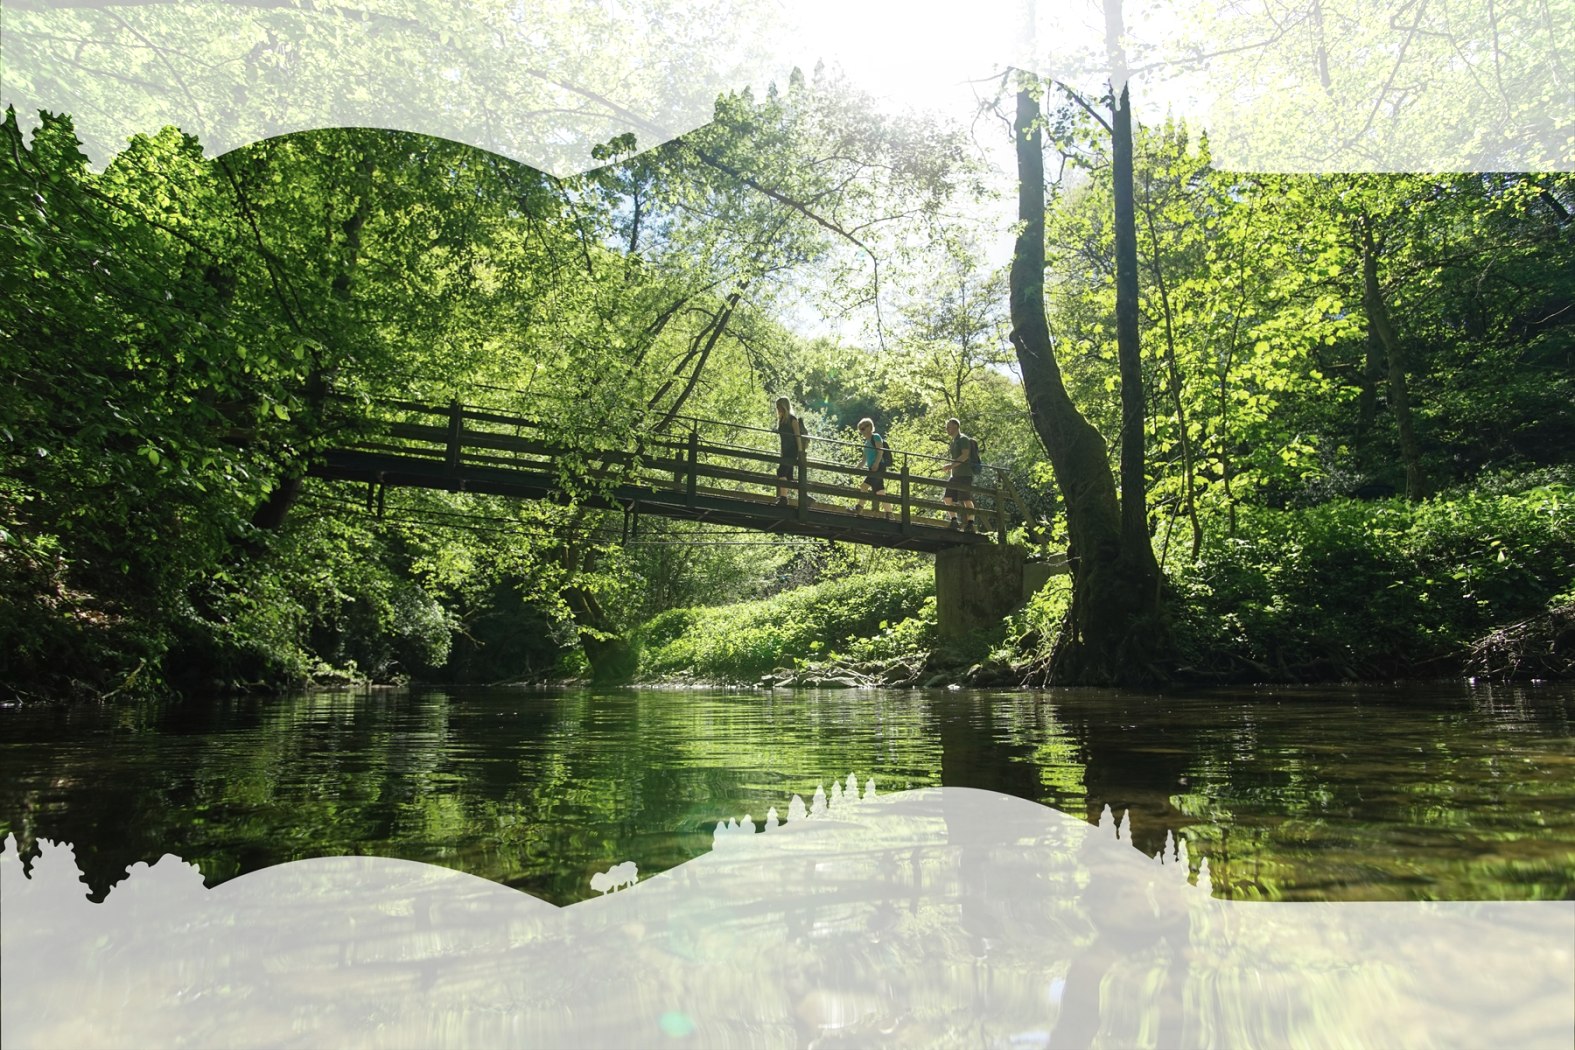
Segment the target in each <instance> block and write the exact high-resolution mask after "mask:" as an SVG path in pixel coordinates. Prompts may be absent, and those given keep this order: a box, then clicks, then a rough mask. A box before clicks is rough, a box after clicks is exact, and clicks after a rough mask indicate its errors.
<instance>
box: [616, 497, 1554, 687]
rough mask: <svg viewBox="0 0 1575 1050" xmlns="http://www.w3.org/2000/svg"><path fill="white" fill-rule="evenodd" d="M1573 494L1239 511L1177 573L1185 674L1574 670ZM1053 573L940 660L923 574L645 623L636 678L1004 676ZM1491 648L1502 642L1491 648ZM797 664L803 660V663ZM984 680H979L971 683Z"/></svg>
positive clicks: (1022, 657)
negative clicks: (997, 621)
mask: <svg viewBox="0 0 1575 1050" xmlns="http://www.w3.org/2000/svg"><path fill="white" fill-rule="evenodd" d="M1572 508H1575V488H1572V487H1571V486H1569V485H1564V484H1551V485H1542V486H1537V487H1534V488H1532V489H1529V490H1527V491H1524V492H1519V493H1513V494H1506V495H1489V496H1484V495H1470V496H1465V497H1460V498H1453V499H1451V498H1438V499H1434V500H1429V501H1425V502H1423V503H1420V504H1410V503H1407V502H1405V501H1404V500H1399V499H1394V500H1384V501H1379V502H1374V503H1364V502H1359V501H1344V500H1342V501H1336V502H1332V503H1327V504H1322V505H1320V506H1317V507H1313V508H1309V509H1305V510H1297V511H1271V510H1256V511H1252V512H1244V513H1243V514H1242V515H1241V517H1240V518H1239V521H1238V529H1237V534H1236V535H1235V536H1217V537H1214V538H1212V539H1211V540H1210V541H1209V542H1208V543H1207V544H1205V546H1204V547H1203V549H1202V551H1201V552H1200V556H1199V558H1198V560H1197V561H1196V562H1195V563H1193V564H1191V565H1185V566H1182V567H1179V568H1177V567H1174V566H1173V567H1172V570H1171V572H1170V578H1169V583H1170V586H1171V587H1172V588H1173V591H1174V593H1175V595H1176V597H1177V598H1178V601H1177V602H1176V604H1175V609H1176V616H1177V623H1176V626H1177V633H1178V636H1179V642H1180V646H1181V661H1182V667H1181V668H1180V671H1179V677H1180V678H1181V679H1182V680H1184V681H1186V680H1192V681H1316V680H1344V679H1359V678H1389V677H1407V676H1440V675H1448V674H1472V673H1485V674H1493V673H1498V674H1503V673H1512V674H1519V675H1520V676H1522V677H1558V676H1565V675H1568V674H1569V673H1570V671H1571V668H1572V664H1575V520H1572V518H1575V513H1572ZM1069 596H1070V585H1069V581H1068V580H1067V578H1065V577H1057V578H1054V579H1052V580H1051V582H1050V583H1049V584H1048V585H1047V586H1046V587H1045V588H1044V590H1043V591H1041V592H1040V593H1039V594H1038V595H1037V596H1036V597H1035V598H1034V599H1033V600H1032V601H1031V602H1030V603H1029V604H1028V605H1027V606H1026V607H1025V608H1023V609H1022V610H1020V611H1019V612H1017V613H1016V614H1014V615H1013V616H1011V617H1009V618H1008V619H1007V620H1006V621H1005V622H1004V623H1003V624H1002V625H1001V628H1000V629H999V630H998V631H996V632H992V633H989V634H985V635H981V636H980V637H977V638H974V639H971V640H970V642H969V643H967V644H964V645H962V646H959V647H958V648H957V649H956V650H955V651H941V652H935V651H934V646H935V642H936V638H935V605H934V588H933V581H932V578H931V574H930V572H929V570H927V569H919V570H913V571H910V572H888V573H877V574H872V575H867V576H859V577H853V578H850V579H845V580H837V581H834V582H830V583H823V584H819V585H817V586H813V587H805V588H801V589H798V590H794V591H787V592H784V593H781V594H778V595H775V596H773V597H771V598H767V599H764V600H760V601H752V602H740V603H737V604H733V605H724V606H715V607H710V608H696V609H674V610H670V611H668V612H665V613H662V614H661V615H659V616H656V617H655V618H653V619H651V620H650V621H649V622H647V623H646V624H645V625H644V626H643V627H642V628H641V630H640V632H639V634H638V641H639V643H640V646H641V650H642V652H641V660H640V664H639V675H640V676H641V677H642V678H645V679H648V680H662V679H672V678H676V677H692V678H695V679H700V680H705V681H715V682H754V681H757V680H759V679H760V678H761V676H763V675H766V674H767V673H769V672H772V671H777V670H781V669H796V670H798V671H799V672H800V673H799V674H798V675H796V676H789V680H796V681H805V682H813V683H816V684H837V683H839V682H840V683H842V684H848V683H849V682H857V681H859V680H860V676H864V677H865V678H869V679H871V680H873V681H879V682H883V683H887V684H891V683H894V682H902V683H904V684H921V685H922V684H925V683H926V682H931V681H937V680H940V679H944V680H946V681H961V680H971V681H974V682H977V683H979V684H992V685H999V684H1006V683H1007V682H1008V681H1018V680H1021V677H1022V675H1021V673H1018V674H1017V675H1016V678H1015V679H1014V678H1013V677H1012V675H1011V674H1006V673H1003V671H1004V670H1005V666H1004V665H1007V664H1008V663H1009V662H1010V663H1015V664H1016V665H1017V668H1016V670H1017V671H1018V672H1020V671H1021V670H1022V667H1023V665H1024V664H1027V663H1029V662H1031V661H1032V660H1033V659H1034V658H1036V657H1037V656H1039V655H1040V651H1041V650H1042V649H1044V648H1045V647H1047V646H1048V644H1050V642H1051V641H1052V640H1053V639H1054V637H1055V633H1056V631H1057V630H1058V628H1059V624H1060V620H1061V617H1062V615H1063V614H1064V613H1065V611H1066V605H1067V602H1068V600H1069ZM1495 646H1496V647H1497V648H1495ZM805 665H808V666H807V669H806V667H805ZM981 676H982V677H981Z"/></svg>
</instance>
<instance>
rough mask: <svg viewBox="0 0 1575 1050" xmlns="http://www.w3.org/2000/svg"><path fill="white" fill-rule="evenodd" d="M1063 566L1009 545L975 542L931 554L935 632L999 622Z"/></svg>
mask: <svg viewBox="0 0 1575 1050" xmlns="http://www.w3.org/2000/svg"><path fill="white" fill-rule="evenodd" d="M1066 571H1067V569H1066V565H1065V564H1064V563H1062V564H1055V563H1048V562H1029V561H1028V552H1027V551H1026V550H1025V549H1023V548H1022V547H1018V546H1014V545H1012V544H996V543H989V544H984V543H979V544H970V545H968V546H966V547H947V548H945V549H944V550H941V551H938V552H937V553H936V555H935V618H936V631H937V633H938V634H939V635H940V638H941V640H942V641H945V642H952V641H958V640H960V639H962V638H966V637H967V636H968V635H969V634H970V633H971V632H973V631H978V630H985V629H988V628H991V627H994V626H995V625H996V624H998V623H1000V622H1001V620H1002V618H1003V617H1005V616H1006V615H1007V614H1008V613H1010V612H1011V611H1012V610H1013V609H1016V608H1017V607H1018V606H1020V605H1022V604H1023V603H1024V602H1026V601H1027V600H1028V599H1029V598H1031V597H1033V595H1034V594H1035V592H1037V591H1038V590H1039V588H1041V587H1043V586H1044V585H1045V583H1046V582H1048V581H1049V579H1050V577H1051V576H1054V575H1056V574H1058V573H1063V572H1066Z"/></svg>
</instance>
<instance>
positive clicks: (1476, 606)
mask: <svg viewBox="0 0 1575 1050" xmlns="http://www.w3.org/2000/svg"><path fill="white" fill-rule="evenodd" d="M1572 519H1575V488H1572V487H1571V486H1568V485H1562V484H1553V485H1542V486H1538V487H1536V488H1532V489H1529V490H1526V491H1523V492H1520V493H1516V494H1505V495H1495V496H1462V497H1458V498H1453V499H1442V498H1441V499H1434V500H1429V501H1425V502H1422V503H1418V504H1411V503H1407V502H1405V501H1403V500H1398V499H1396V500H1388V501H1382V502H1376V503H1363V502H1355V501H1344V500H1340V501H1332V502H1330V503H1325V504H1322V505H1320V506H1317V507H1313V508H1309V509H1305V510H1298V511H1288V512H1276V511H1268V510H1246V509H1243V511H1242V513H1241V516H1240V527H1239V529H1238V532H1237V535H1236V536H1235V537H1225V536H1213V537H1211V538H1210V539H1209V541H1208V542H1207V543H1206V545H1205V547H1204V549H1203V551H1202V552H1201V553H1200V556H1199V559H1198V561H1197V562H1196V564H1194V565H1192V566H1189V567H1187V568H1186V569H1184V570H1182V571H1181V572H1179V573H1177V574H1176V576H1175V578H1174V579H1173V581H1172V582H1173V584H1174V586H1175V587H1176V589H1177V592H1178V597H1179V598H1180V601H1178V602H1177V609H1178V624H1177V628H1178V629H1177V638H1178V642H1179V644H1180V646H1181V651H1182V658H1183V663H1184V664H1186V665H1188V666H1191V667H1193V668H1197V669H1209V668H1218V667H1220V666H1222V665H1224V664H1227V663H1229V662H1231V661H1233V660H1234V661H1246V662H1248V663H1250V664H1253V665H1257V666H1258V668H1259V669H1260V670H1262V671H1264V672H1267V673H1270V674H1273V675H1286V676H1290V677H1298V676H1306V677H1329V676H1331V675H1335V674H1342V675H1357V676H1371V675H1385V674H1392V673H1405V672H1407V671H1412V670H1423V669H1428V668H1430V667H1431V668H1433V669H1436V670H1440V671H1442V670H1444V669H1446V668H1445V666H1444V665H1443V664H1441V663H1440V661H1445V662H1447V661H1448V660H1449V659H1451V658H1453V657H1455V656H1458V654H1459V653H1460V652H1461V651H1462V650H1463V648H1464V646H1466V645H1468V644H1469V643H1470V642H1471V640H1473V639H1474V638H1477V637H1480V636H1481V635H1482V634H1483V633H1485V632H1486V631H1488V630H1490V629H1492V628H1493V627H1494V626H1495V625H1498V624H1502V623H1507V622H1511V621H1514V620H1517V619H1520V618H1522V617H1525V616H1528V615H1531V614H1534V613H1537V612H1539V611H1542V610H1543V609H1546V608H1547V607H1548V605H1549V603H1550V602H1551V601H1552V600H1553V599H1554V597H1555V596H1556V595H1558V594H1559V593H1560V592H1566V591H1568V590H1569V588H1570V587H1571V580H1572V577H1575V520H1572Z"/></svg>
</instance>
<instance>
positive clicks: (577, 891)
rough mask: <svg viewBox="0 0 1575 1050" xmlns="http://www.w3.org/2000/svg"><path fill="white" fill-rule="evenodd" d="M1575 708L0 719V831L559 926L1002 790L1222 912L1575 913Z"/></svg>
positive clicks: (943, 698)
mask: <svg viewBox="0 0 1575 1050" xmlns="http://www.w3.org/2000/svg"><path fill="white" fill-rule="evenodd" d="M1572 713H1575V687H1571V686H1568V685H1560V686H1527V687H1485V686H1482V687H1468V686H1464V685H1461V686H1449V685H1444V686H1436V685H1435V686H1427V687H1408V688H1404V689H1399V688H1396V689H1380V688H1362V689H1349V688H1347V689H1295V690H1274V691H1267V690H1259V691H1240V692H1213V693H1209V694H1200V695H1195V696H1187V697H1168V698H1158V697H1154V696H1145V695H1132V694H1120V693H1114V692H1107V691H1097V690H1063V691H1053V692H1045V693H1033V694H1029V693H990V692H977V691H962V692H910V691H857V692H820V693H786V692H777V693H760V692H749V691H744V692H737V691H734V692H729V691H721V690H693V691H683V692H675V691H667V690H621V691H603V692H592V691H585V690H573V691H556V692H534V691H527V690H521V689H466V690H452V691H448V692H439V691H424V692H416V693H394V692H373V693H366V694H360V693H356V694H349V693H318V694H310V695H304V696H299V697H293V698H288V699H267V700H244V701H236V700H224V701H212V700H209V701H200V702H199V701H190V702H186V703H183V704H178V705H169V706H162V707H143V708H124V709H122V708H89V707H77V708H65V709H20V710H17V709H13V710H6V711H0V741H3V743H0V834H3V833H7V832H9V833H15V834H17V835H18V836H20V837H21V839H22V840H23V842H24V844H27V845H30V844H31V843H32V842H33V841H35V840H36V839H39V838H48V839H57V840H64V841H67V842H71V843H73V844H74V845H75V846H76V849H77V855H78V860H79V862H80V863H81V864H82V866H83V868H84V870H85V871H86V872H87V878H88V882H89V884H90V885H91V887H92V889H93V890H94V892H95V894H101V893H102V892H104V890H105V889H106V888H107V887H108V886H109V885H110V884H111V883H112V882H113V881H115V880H116V879H118V878H119V877H120V876H121V875H122V874H123V873H124V871H125V869H126V867H127V866H128V865H129V864H131V863H133V862H135V861H137V860H153V859H155V858H157V857H158V856H160V855H161V854H164V853H167V852H168V853H174V854H176V855H177V856H180V857H182V858H183V859H186V860H190V861H193V862H196V863H197V864H199V865H200V866H201V868H202V871H203V873H204V875H205V876H206V878H207V879H208V881H209V882H210V884H211V883H214V882H217V881H222V880H223V879H226V878H231V877H234V876H235V875H239V874H242V873H244V872H247V871H253V870H257V869H259V868H263V867H266V866H268V865H271V864H277V863H280V862H282V861H287V860H293V859H299V858H305V857H315V856H327V855H338V854H352V853H366V854H376V855H380V856H390V857H401V858H407V859H411V860H420V861H425V862H429V863H435V864H443V865H448V866H450V867H454V868H458V869H461V870H464V871H467V872H470V873H472V874H475V875H480V876H482V877H485V878H489V879H493V880H495V881H498V882H501V883H504V884H506V885H509V886H514V887H517V888H520V889H523V890H526V891H528V892H530V893H533V894H535V895H537V896H539V897H542V898H544V899H547V900H550V901H553V902H555V903H560V904H563V903H569V902H572V901H575V900H579V899H582V898H584V897H586V896H588V895H589V894H590V888H589V879H590V876H591V875H592V874H593V873H595V872H597V871H602V870H605V869H606V868H608V867H609V866H610V865H611V864H613V863H615V862H618V861H623V860H634V861H636V862H637V863H638V864H639V867H640V871H641V873H642V875H648V874H650V873H652V872H655V871H659V870H662V869H665V868H669V867H672V866H673V865H676V864H679V863H681V862H683V861H684V860H686V859H688V858H690V857H693V856H696V855H698V854H700V853H703V852H705V851H706V850H708V849H710V847H711V836H712V829H713V828H714V826H715V824H716V823H717V821H719V820H725V819H727V818H729V817H733V818H739V817H742V816H743V815H744V814H746V813H748V814H750V815H751V816H752V817H753V818H754V820H755V822H756V823H757V825H758V824H760V823H763V821H764V819H765V815H766V811H767V809H768V807H771V806H775V807H776V808H777V810H778V812H779V813H780V814H782V815H784V816H785V815H786V813H787V808H788V801H789V799H790V798H791V797H792V796H793V795H794V794H801V795H803V796H804V798H805V799H806V800H807V799H808V798H809V796H810V795H811V794H812V793H813V792H814V790H815V787H816V785H817V784H824V785H825V786H826V788H827V789H828V790H829V789H830V788H831V784H832V781H833V780H834V779H836V780H842V779H845V778H846V776H847V774H848V773H849V772H854V773H857V774H858V778H859V781H860V782H861V783H862V782H863V781H864V780H865V779H866V778H868V777H873V778H874V779H875V782H876V784H877V786H878V789H879V790H880V791H881V792H885V793H889V792H892V791H898V790H902V789H904V788H909V787H921V786H926V785H932V784H945V785H957V786H966V787H978V788H988V789H993V790H999V791H1003V792H1007V793H1010V794H1013V795H1017V796H1019V797H1023V798H1031V799H1034V800H1035V801H1038V802H1042V803H1044V804H1046V805H1050V806H1054V807H1056V808H1057V809H1060V810H1063V811H1065V812H1068V813H1072V814H1075V815H1078V816H1082V817H1085V818H1088V819H1095V818H1097V816H1098V815H1099V813H1100V811H1101V810H1102V809H1103V808H1104V807H1105V806H1107V805H1108V806H1110V807H1112V808H1113V809H1114V810H1115V812H1116V813H1117V814H1120V813H1121V812H1122V811H1123V810H1126V811H1128V812H1129V813H1130V819H1131V823H1132V837H1133V840H1134V842H1135V843H1136V844H1137V845H1138V846H1140V847H1142V848H1145V849H1146V850H1147V851H1148V852H1150V853H1153V852H1156V851H1157V850H1158V849H1160V847H1161V846H1162V844H1163V843H1164V841H1165V837H1166V834H1167V833H1171V834H1174V835H1176V836H1179V837H1181V838H1184V839H1185V840H1186V841H1187V843H1188V847H1189V852H1190V854H1191V857H1192V863H1193V864H1194V865H1196V864H1197V862H1198V859H1199V858H1200V857H1201V856H1207V857H1208V858H1209V864H1210V868H1211V872H1212V875H1213V878H1214V886H1215V892H1216V894H1217V895H1219V896H1228V897H1232V898H1251V899H1275V900H1281V899H1283V900H1380V899H1382V900H1403V899H1454V900H1470V899H1507V900H1521V899H1547V898H1559V899H1568V898H1572V897H1575V736H1572V732H1571V715H1572Z"/></svg>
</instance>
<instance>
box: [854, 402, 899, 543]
mask: <svg viewBox="0 0 1575 1050" xmlns="http://www.w3.org/2000/svg"><path fill="white" fill-rule="evenodd" d="M859 433H860V434H861V435H862V436H863V438H864V469H865V470H866V471H867V472H868V473H867V474H866V475H865V477H864V481H863V482H862V483H861V484H860V485H859V488H861V489H863V490H864V491H865V492H868V493H869V494H870V513H871V514H878V513H880V500H881V495H882V494H883V493H884V492H885V491H886V470H887V468H888V467H890V466H891V450H890V449H889V448H887V447H886V439H885V438H883V437H881V436H880V435H879V434H877V433H875V421H874V420H873V419H869V418H867V417H866V418H864V419H861V420H859ZM863 509H864V497H863V496H860V497H859V501H858V502H857V503H855V504H853V513H854V514H855V515H857V514H859V513H860V512H861V511H862V510H863ZM886 520H887V521H890V520H891V511H889V510H888V511H887V512H886Z"/></svg>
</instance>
